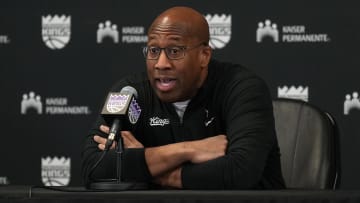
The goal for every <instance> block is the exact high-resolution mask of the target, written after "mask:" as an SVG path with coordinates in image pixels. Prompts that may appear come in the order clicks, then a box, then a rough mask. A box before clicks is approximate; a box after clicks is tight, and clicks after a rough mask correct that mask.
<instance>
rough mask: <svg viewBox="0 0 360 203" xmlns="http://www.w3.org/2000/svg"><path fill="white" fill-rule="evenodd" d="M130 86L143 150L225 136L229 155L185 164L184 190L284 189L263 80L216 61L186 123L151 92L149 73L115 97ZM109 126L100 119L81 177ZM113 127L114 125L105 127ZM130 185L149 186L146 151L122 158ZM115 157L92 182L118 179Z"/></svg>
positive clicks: (129, 82) (130, 152)
mask: <svg viewBox="0 0 360 203" xmlns="http://www.w3.org/2000/svg"><path fill="white" fill-rule="evenodd" d="M126 85H130V86H133V87H134V88H135V89H136V90H137V91H138V94H139V96H138V102H139V104H140V106H141V107H142V112H141V116H140V118H139V121H138V122H137V124H136V126H135V127H134V129H133V130H132V131H133V134H134V135H135V137H136V138H137V139H138V140H139V141H140V142H141V143H142V144H143V145H144V146H145V147H151V146H160V145H165V144H169V143H174V142H181V141H188V140H198V139H202V138H206V137H210V136H215V135H218V134H226V136H227V139H228V147H227V150H226V155H225V156H223V157H220V158H217V159H214V160H210V161H207V162H205V163H201V164H192V163H186V164H184V165H183V168H182V184H183V187H184V188H186V189H254V188H257V189H282V188H284V187H285V184H284V180H283V177H282V173H281V165H280V153H279V147H278V142H277V138H276V132H275V127H274V118H273V109H272V102H271V96H270V94H269V91H268V89H267V86H266V84H265V83H264V81H263V80H262V79H260V78H259V77H257V76H256V75H255V74H253V73H252V72H250V71H249V70H248V69H246V68H244V67H241V66H239V65H234V64H230V63H220V62H218V61H215V60H212V61H211V62H210V64H209V73H208V77H207V79H206V81H205V83H204V85H203V86H202V88H201V89H199V91H198V94H197V95H196V96H195V97H194V98H193V99H192V100H191V101H190V103H189V105H188V107H187V109H186V111H185V114H184V117H183V122H182V123H181V122H180V119H179V117H178V115H177V113H176V111H175V109H174V107H173V105H172V104H171V103H164V102H161V101H160V100H159V99H158V98H157V96H156V94H155V93H154V91H153V90H152V88H151V86H150V84H149V81H148V79H147V76H146V74H145V73H143V74H140V75H134V76H131V77H127V78H125V79H123V80H121V81H119V82H118V83H117V84H116V85H115V86H114V87H113V89H112V91H120V90H121V88H122V87H124V86H126ZM101 124H106V123H105V121H104V120H103V118H102V117H101V116H99V117H98V119H97V121H96V123H95V125H94V127H93V129H92V130H91V131H90V133H89V135H88V137H87V139H86V143H85V148H84V151H83V154H82V156H83V176H84V179H85V181H86V182H88V181H91V180H89V177H88V173H89V169H90V168H91V167H92V166H93V165H94V163H95V162H96V161H97V159H98V157H99V154H100V153H101V151H100V150H98V148H97V144H96V143H95V142H94V141H93V135H94V134H98V135H102V136H104V137H107V135H105V134H102V133H101V132H100V131H99V130H98V129H99V126H100V125H101ZM107 125H110V124H107ZM124 162H125V163H126V166H125V167H124V169H123V172H124V178H125V179H126V180H141V181H144V180H145V181H150V180H151V175H150V173H149V171H148V168H147V165H146V162H145V157H144V149H128V150H125V153H124ZM115 169H116V161H115V153H114V152H112V151H110V152H109V153H108V154H107V156H106V157H105V159H104V160H103V161H102V162H101V164H100V166H99V167H98V168H97V169H96V170H95V172H94V173H93V175H92V178H95V179H96V178H114V177H115V176H116V171H115Z"/></svg>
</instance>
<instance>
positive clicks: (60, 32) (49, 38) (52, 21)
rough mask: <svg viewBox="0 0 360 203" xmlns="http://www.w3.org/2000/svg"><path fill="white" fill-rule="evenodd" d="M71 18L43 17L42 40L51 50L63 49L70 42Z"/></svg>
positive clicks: (63, 16)
mask: <svg viewBox="0 0 360 203" xmlns="http://www.w3.org/2000/svg"><path fill="white" fill-rule="evenodd" d="M70 35H71V17H70V16H67V17H66V16H65V15H62V16H60V17H59V16H58V15H55V16H54V17H51V16H50V15H48V16H45V17H44V16H42V38H43V41H44V43H45V44H46V46H48V47H49V48H50V49H62V48H64V47H65V45H67V44H68V43H69V41H70Z"/></svg>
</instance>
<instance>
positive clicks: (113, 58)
mask: <svg viewBox="0 0 360 203" xmlns="http://www.w3.org/2000/svg"><path fill="white" fill-rule="evenodd" d="M359 4H360V3H358V1H355V0H353V1H324V0H322V1H290V2H288V1H283V2H282V1H275V0H270V1H261V0H252V1H237V0H231V1H230V0H224V1H184V0H182V1H171V0H163V1H160V0H152V1H145V0H143V1H140V0H136V1H120V0H116V1H115V0H113V1H85V0H84V1H75V0H74V1H48V0H47V1H45V0H44V1H19V0H15V1H1V2H0V36H7V37H8V39H9V40H10V41H9V42H8V43H0V92H1V97H0V98H1V99H0V107H1V108H0V109H1V112H0V113H1V114H0V115H1V116H0V127H1V135H0V140H1V142H0V143H1V147H0V160H1V161H0V178H2V179H3V180H4V179H6V183H5V184H14V185H15V184H26V185H42V184H43V183H42V180H41V170H42V169H41V158H45V157H48V156H49V157H52V158H53V157H67V158H71V178H70V185H74V186H76V185H82V179H81V176H80V152H81V149H82V143H83V139H84V137H85V136H86V134H87V131H88V130H89V128H90V126H91V125H92V123H93V122H94V120H95V118H96V116H97V113H98V111H99V109H100V108H101V107H102V102H103V99H104V97H105V96H106V93H107V91H108V89H109V88H110V87H111V85H112V84H113V83H114V82H115V81H116V80H117V79H119V78H121V77H122V76H124V75H126V74H130V73H133V72H138V71H143V70H145V61H144V59H143V57H142V53H141V48H142V46H144V44H143V43H133V44H128V43H122V42H121V36H122V32H121V28H122V27H124V26H142V27H145V28H147V27H148V26H149V24H150V23H151V22H152V20H153V19H154V18H155V17H156V16H157V15H158V14H159V13H160V12H161V11H163V10H164V9H166V8H169V7H171V6H175V5H186V6H191V7H193V8H195V9H197V10H198V11H200V12H201V13H203V14H204V15H206V14H211V15H214V14H219V15H220V14H226V15H231V39H230V41H229V42H228V43H227V44H226V46H225V47H224V48H222V49H215V50H214V57H215V58H217V59H219V60H223V61H231V62H234V63H240V64H242V65H244V66H246V67H248V68H250V69H252V70H253V71H255V72H256V73H258V74H259V75H260V76H261V77H262V78H264V79H265V81H266V82H267V83H268V85H269V88H270V91H271V94H272V96H273V98H276V97H277V89H278V87H283V86H288V87H290V86H295V87H299V86H304V87H308V89H309V94H308V97H309V101H308V102H309V103H311V104H314V105H316V106H318V107H320V108H321V109H323V110H325V111H327V112H329V113H331V114H332V115H333V116H334V117H335V119H336V121H337V122H338V124H339V127H340V132H341V138H340V142H341V143H340V146H341V159H342V163H341V167H342V174H341V175H342V183H341V186H340V188H342V189H359V188H360V173H359V171H360V161H359V158H358V156H359V155H360V148H359V147H358V146H359V144H360V125H359V124H360V123H359V121H360V110H359V109H353V110H351V111H350V113H349V115H344V101H345V95H346V94H352V93H353V92H359V91H360V82H359V76H360V60H359V57H360V51H359V45H360V43H359V42H360V12H359V9H360V6H359ZM55 14H58V15H63V14H64V15H66V16H69V15H70V16H71V37H70V42H69V43H68V44H67V45H66V46H65V47H64V48H62V49H58V50H52V49H50V48H48V47H47V46H46V45H45V43H44V42H43V40H42V16H47V15H51V16H54V15H55ZM265 19H270V20H271V21H272V22H275V23H276V24H277V26H278V29H279V32H280V33H281V27H282V26H284V25H303V26H305V27H306V31H305V34H320V33H325V34H327V35H328V37H329V38H330V41H329V42H297V43H287V42H282V41H281V34H280V36H279V37H280V42H278V43H274V42H273V41H272V39H271V38H265V39H264V41H263V42H262V43H257V42H256V40H255V39H256V29H257V27H258V23H259V22H264V21H265ZM106 20H111V22H112V23H113V24H116V25H117V27H118V31H119V38H120V42H119V43H118V44H115V43H113V42H112V40H111V39H109V38H108V39H105V40H104V42H103V43H102V44H97V43H96V32H97V29H98V24H99V23H100V22H105V21H106ZM145 32H146V30H145ZM30 91H34V92H35V94H36V95H40V96H41V101H42V103H43V105H45V98H49V97H51V98H59V97H62V98H67V100H68V106H87V107H88V108H89V109H90V110H91V113H90V114H88V115H49V114H45V113H43V114H41V115H39V114H37V113H36V111H34V110H32V109H29V111H28V112H27V114H26V115H22V114H21V113H20V109H21V108H20V104H21V101H22V95H23V94H29V92H30ZM285 125H286V124H285ZM0 184H4V183H0Z"/></svg>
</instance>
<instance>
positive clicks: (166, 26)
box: [148, 22, 189, 36]
mask: <svg viewBox="0 0 360 203" xmlns="http://www.w3.org/2000/svg"><path fill="white" fill-rule="evenodd" d="M157 32H169V33H172V34H174V35H181V36H186V35H188V34H189V32H188V30H187V29H186V25H184V24H183V23H163V22H161V23H156V24H153V26H151V28H150V30H149V32H148V34H149V35H150V34H152V33H157Z"/></svg>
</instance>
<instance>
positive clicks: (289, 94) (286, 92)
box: [278, 86, 309, 102]
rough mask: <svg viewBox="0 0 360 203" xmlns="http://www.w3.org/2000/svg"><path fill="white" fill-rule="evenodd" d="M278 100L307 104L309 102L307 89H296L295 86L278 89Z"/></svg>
mask: <svg viewBox="0 0 360 203" xmlns="http://www.w3.org/2000/svg"><path fill="white" fill-rule="evenodd" d="M278 98H290V99H298V100H303V101H306V102H307V101H308V100H309V88H308V87H302V86H299V87H298V88H296V87H295V86H291V87H290V88H288V87H287V86H284V87H278Z"/></svg>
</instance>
